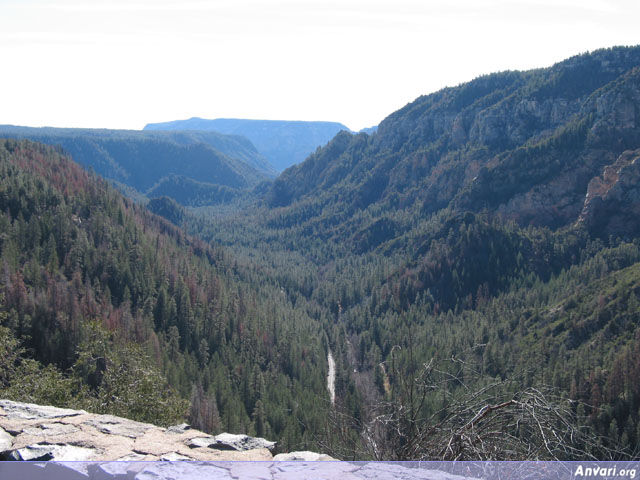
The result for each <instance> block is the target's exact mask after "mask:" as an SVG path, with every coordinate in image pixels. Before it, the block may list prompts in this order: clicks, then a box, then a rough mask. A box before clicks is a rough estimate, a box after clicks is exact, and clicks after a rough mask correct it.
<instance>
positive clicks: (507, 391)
mask: <svg viewBox="0 0 640 480" xmlns="http://www.w3.org/2000/svg"><path fill="white" fill-rule="evenodd" d="M390 363H392V365H390V370H391V373H392V375H393V381H392V384H393V390H392V392H391V394H390V395H387V396H386V398H385V399H383V400H380V401H378V402H377V403H376V404H374V405H368V406H367V407H366V408H365V409H363V411H364V412H365V413H366V415H362V417H361V418H359V419H354V418H352V417H350V415H349V414H348V413H346V412H345V411H344V410H341V409H340V406H339V403H338V407H337V409H336V410H334V412H333V413H332V415H330V416H329V418H328V423H329V429H330V430H331V431H332V432H333V433H332V435H334V436H333V437H332V438H331V439H330V440H331V441H327V442H326V443H325V442H322V443H323V447H324V448H326V449H327V451H328V452H330V453H332V454H333V455H334V456H336V457H337V458H342V459H376V460H578V459H580V460H585V459H593V460H606V459H614V458H616V457H618V455H619V452H617V451H614V450H611V449H609V448H605V447H603V442H601V441H600V439H599V438H598V437H597V436H596V435H595V434H594V433H593V431H592V430H591V429H590V428H589V427H587V426H586V425H584V424H583V423H581V419H579V418H577V416H576V413H575V412H576V410H577V409H576V406H577V405H576V402H574V401H571V400H569V399H567V398H566V397H563V396H562V395H561V394H559V393H558V392H557V391H556V390H555V389H552V388H550V387H546V386H538V387H535V388H534V387H529V388H524V389H522V388H520V386H519V382H516V381H514V380H491V381H486V382H485V384H483V385H482V386H480V387H477V385H478V384H479V383H480V382H479V380H478V379H481V378H482V377H481V376H480V375H479V372H478V371H477V370H475V369H474V368H473V366H472V365H469V364H467V363H465V362H464V361H462V360H460V359H457V358H451V359H448V360H446V361H435V360H432V361H430V362H428V363H426V364H423V365H421V366H420V368H418V369H413V370H411V369H410V372H411V373H412V375H406V374H405V375H401V372H400V371H399V368H398V366H397V365H395V364H394V362H393V353H392V355H391V362H390ZM403 370H405V369H403ZM405 371H406V370H405ZM465 378H473V385H475V387H473V388H472V387H470V386H468V385H467V384H466V383H465V382H464V379H465ZM480 381H481V380H480ZM356 432H357V434H355V433H356ZM327 439H328V440H329V437H327ZM618 458H619V457H618Z"/></svg>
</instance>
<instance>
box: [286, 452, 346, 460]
mask: <svg viewBox="0 0 640 480" xmlns="http://www.w3.org/2000/svg"><path fill="white" fill-rule="evenodd" d="M273 459H274V460H275V461H278V462H294V461H304V462H323V461H331V460H335V458H333V457H330V456H329V455H324V454H322V453H316V452H308V451H301V452H290V453H279V454H278V455H276V456H275V457H273Z"/></svg>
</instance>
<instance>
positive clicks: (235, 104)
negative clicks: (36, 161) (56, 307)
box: [0, 0, 640, 130]
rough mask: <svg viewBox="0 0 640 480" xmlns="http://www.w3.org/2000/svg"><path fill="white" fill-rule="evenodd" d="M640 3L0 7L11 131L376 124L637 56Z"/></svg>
mask: <svg viewBox="0 0 640 480" xmlns="http://www.w3.org/2000/svg"><path fill="white" fill-rule="evenodd" d="M638 20H640V2H639V1H638V0H330V1H326V0H279V1H276V0H262V1H261V0H0V65H2V67H1V69H0V92H2V96H1V98H2V100H1V104H0V123H12V124H15V125H29V126H43V125H50V126H60V127H65V126H66V127H105V128H132V129H139V128H142V127H143V126H144V125H145V124H146V123H149V122H159V121H166V120H175V119H183V118H189V117H192V116H199V117H203V118H217V117H235V118H262V119H283V120H332V121H338V122H342V123H344V124H345V125H347V126H348V127H350V128H351V129H354V130H358V129H360V128H363V127H367V126H371V125H375V124H377V123H379V122H380V121H381V120H382V119H383V118H384V117H386V116H387V115H388V114H390V113H392V112H393V111H395V110H397V109H398V108H400V107H402V106H404V105H405V104H406V103H408V102H410V101H412V100H413V99H415V98H416V97H417V96H419V95H421V94H426V93H431V92H433V91H436V90H439V89H440V88H442V87H445V86H451V85H456V84H458V83H461V82H464V81H467V80H471V79H473V78H474V77H477V76H478V75H481V74H484V73H491V72H494V71H498V70H506V69H529V68H535V67H543V66H548V65H551V64H552V63H554V62H556V61H559V60H562V59H564V58H566V57H569V56H572V55H575V54H578V53H582V52H585V51H590V50H594V49H597V48H601V47H609V46H613V45H635V44H639V43H640V30H639V29H638Z"/></svg>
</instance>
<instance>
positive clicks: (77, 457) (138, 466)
mask: <svg viewBox="0 0 640 480" xmlns="http://www.w3.org/2000/svg"><path fill="white" fill-rule="evenodd" d="M275 445H276V444H275V442H270V441H268V440H265V439H264V438H253V437H249V436H247V435H234V434H229V433H221V434H220V435H215V436H214V435H207V434H205V433H204V432H201V431H198V430H195V429H192V428H191V427H190V426H189V425H187V424H181V425H175V426H173V427H169V428H161V427H157V426H155V425H151V424H148V423H140V422H135V421H133V420H127V419H125V418H120V417H115V416H113V415H97V414H91V413H87V412H85V411H84V410H70V409H65V408H56V407H47V406H41V405H33V404H28V403H18V402H13V401H9V400H0V460H18V462H10V461H4V462H0V478H1V479H3V480H4V479H14V478H15V479H18V478H28V479H30V480H63V479H64V480H111V479H113V480H118V479H121V480H124V479H127V480H161V479H166V480H169V479H173V480H175V479H178V478H180V479H183V478H184V479H189V478H191V479H201V478H212V479H213V478H215V479H223V480H226V479H229V480H232V479H238V478H242V479H251V480H294V479H296V480H297V479H315V478H324V479H333V478H335V479H339V480H372V479H389V480H391V479H405V480H412V479H424V480H462V479H463V478H469V477H467V476H465V477H463V476H459V475H456V474H451V473H447V472H444V471H440V470H436V469H425V468H407V467H408V465H406V464H402V465H399V464H395V465H391V464H384V463H377V462H372V463H367V462H339V461H335V459H334V458H332V457H330V456H328V455H323V454H318V453H315V452H307V451H302V452H291V453H281V454H278V455H276V456H275V457H274V456H273V455H272V451H273V450H274V448H275ZM20 460H24V461H29V462H22V461H20ZM150 460H151V461H152V462H149V461H150ZM157 460H161V461H157ZM230 460H231V461H230Z"/></svg>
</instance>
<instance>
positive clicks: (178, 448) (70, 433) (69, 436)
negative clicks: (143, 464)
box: [0, 400, 276, 461]
mask: <svg viewBox="0 0 640 480" xmlns="http://www.w3.org/2000/svg"><path fill="white" fill-rule="evenodd" d="M275 445H276V444H275V442H270V441H268V440H265V439H264V438H252V437H248V436H247V435H232V434H228V433H222V434H220V435H216V436H212V435H208V434H206V433H204V432H201V431H198V430H195V429H192V428H190V427H189V426H188V425H186V424H183V425H176V426H174V427H169V428H166V429H165V428H161V427H157V426H155V425H151V424H148V423H140V422H135V421H133V420H127V419H125V418H120V417H115V416H113V415H97V414H91V413H87V412H85V411H84V410H70V409H66V408H56V407H48V406H41V405H34V404H28V403H19V402H12V401H10V400H0V459H2V460H57V461H86V460H129V461H134V460H135V461H137V460H144V461H147V460H271V459H272V458H273V456H272V453H271V451H272V450H273V449H274V448H275Z"/></svg>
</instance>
